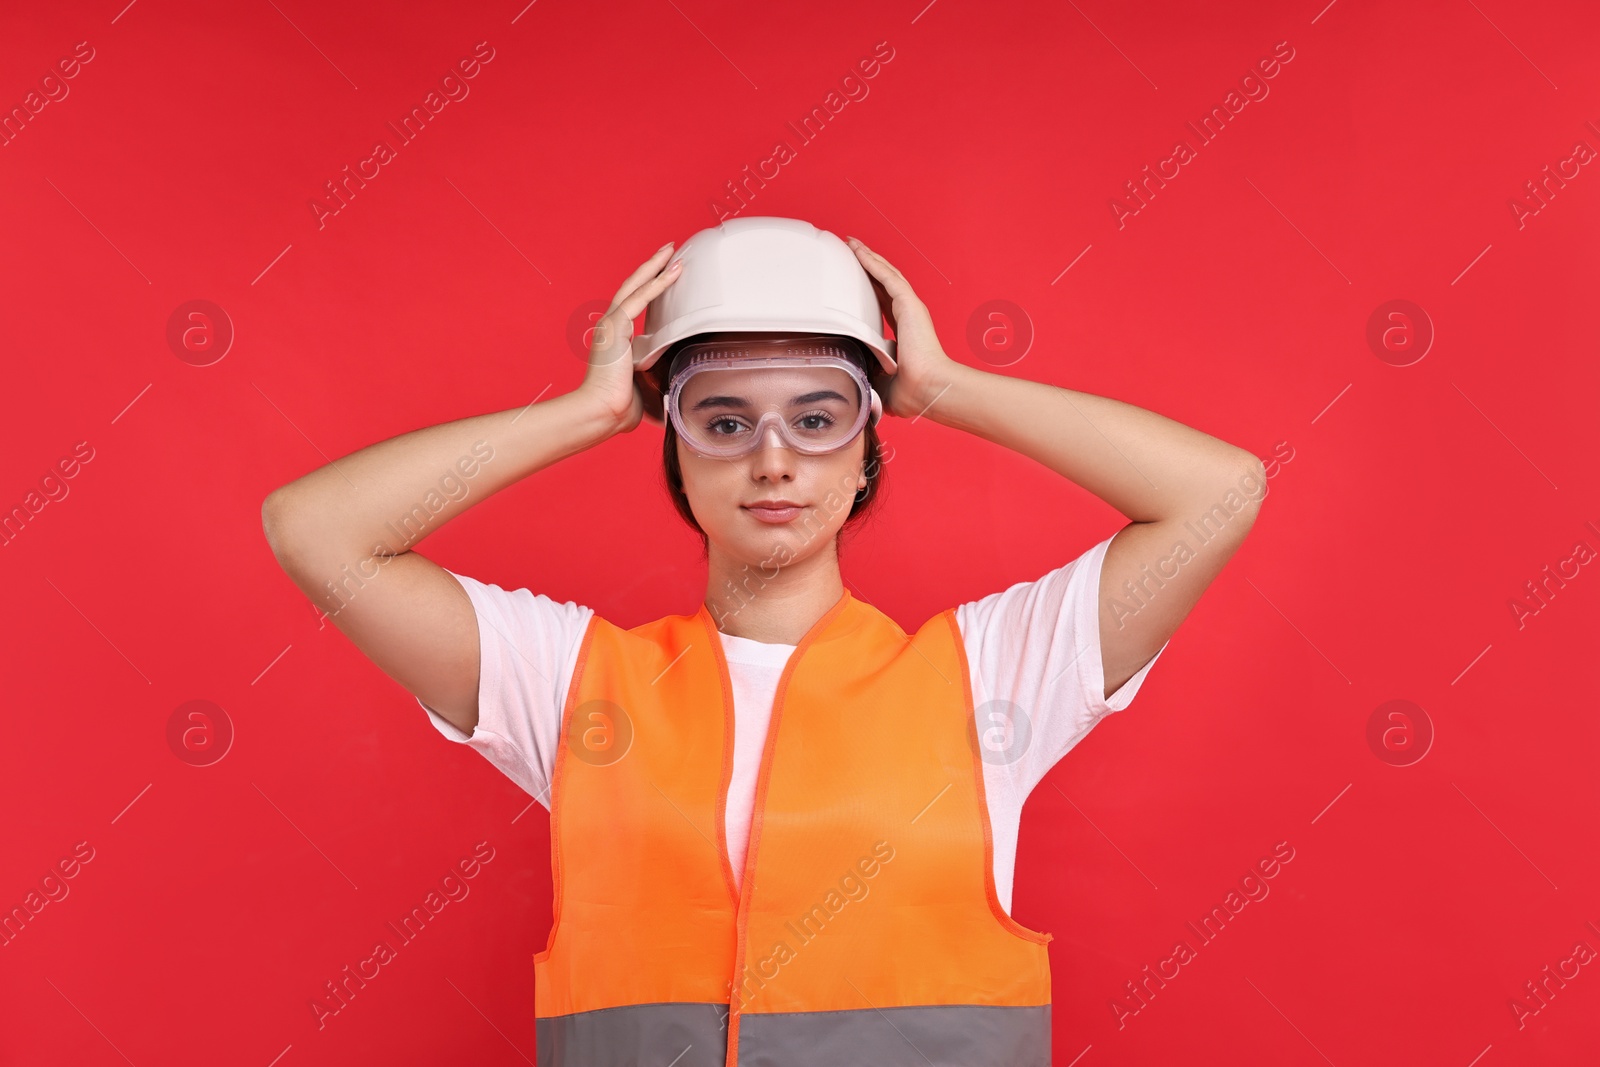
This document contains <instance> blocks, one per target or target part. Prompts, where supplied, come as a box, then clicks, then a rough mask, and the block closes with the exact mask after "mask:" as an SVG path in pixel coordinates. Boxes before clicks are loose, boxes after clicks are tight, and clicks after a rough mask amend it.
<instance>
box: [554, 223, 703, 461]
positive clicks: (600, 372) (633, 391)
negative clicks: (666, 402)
mask: <svg viewBox="0 0 1600 1067" xmlns="http://www.w3.org/2000/svg"><path fill="white" fill-rule="evenodd" d="M672 249H673V242H671V241H668V242H667V243H666V244H664V245H662V246H661V247H660V248H659V249H658V250H657V251H656V254H655V255H653V256H651V257H650V258H649V259H647V260H645V262H644V263H643V264H642V265H641V266H640V267H639V269H638V270H636V271H634V272H633V273H632V274H630V275H629V276H628V280H627V281H625V282H623V283H622V287H621V288H620V289H618V290H617V295H616V296H614V297H612V299H611V307H610V309H609V310H607V311H606V313H605V315H603V316H602V317H601V318H600V321H599V322H597V323H595V324H594V339H593V341H592V342H591V343H590V345H589V368H588V370H586V371H585V372H584V375H583V384H582V385H580V386H578V389H577V390H576V391H577V392H579V393H583V394H585V395H588V396H589V397H591V398H592V399H593V400H594V402H595V403H597V404H598V405H600V407H601V409H602V410H603V411H604V412H605V413H606V414H607V415H608V416H609V417H611V418H614V419H615V420H616V427H617V429H616V432H617V433H627V432H629V431H630V430H632V429H634V428H635V427H636V426H638V425H639V420H640V419H641V418H643V416H644V397H643V396H641V395H640V393H639V388H638V385H637V384H636V383H635V380H634V371H636V370H640V371H642V370H646V369H648V368H646V367H641V366H635V365H634V362H633V320H634V319H636V318H638V317H639V315H640V314H641V313H642V312H643V311H644V309H645V308H646V307H648V306H649V304H650V301H652V300H654V299H655V298H656V297H657V296H658V295H660V294H661V293H662V292H664V291H666V288H667V287H668V286H669V285H671V284H672V283H673V282H675V281H677V280H678V278H679V276H680V275H681V274H682V273H683V271H682V260H679V261H677V262H675V263H673V264H672V266H671V267H670V268H669V269H665V270H663V269H662V268H663V267H664V266H665V264H666V261H667V260H668V259H669V258H671V256H672Z"/></svg>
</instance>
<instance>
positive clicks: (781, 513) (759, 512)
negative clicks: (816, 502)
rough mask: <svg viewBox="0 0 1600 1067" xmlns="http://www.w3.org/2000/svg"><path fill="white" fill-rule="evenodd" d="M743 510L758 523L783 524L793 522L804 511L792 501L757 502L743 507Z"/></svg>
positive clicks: (801, 506)
mask: <svg viewBox="0 0 1600 1067" xmlns="http://www.w3.org/2000/svg"><path fill="white" fill-rule="evenodd" d="M744 510H746V511H748V512H749V513H750V514H751V515H753V516H755V517H756V519H757V521H759V522H766V523H784V522H791V521H793V520H794V519H795V518H796V517H797V516H798V515H799V514H800V512H801V511H803V510H804V506H803V505H801V504H796V503H795V502H794V501H792V500H759V501H757V502H756V503H754V504H746V505H744Z"/></svg>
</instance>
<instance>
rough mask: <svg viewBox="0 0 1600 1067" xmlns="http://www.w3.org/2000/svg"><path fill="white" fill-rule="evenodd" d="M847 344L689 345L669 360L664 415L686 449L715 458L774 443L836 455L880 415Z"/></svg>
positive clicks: (812, 340) (825, 340)
mask: <svg viewBox="0 0 1600 1067" xmlns="http://www.w3.org/2000/svg"><path fill="white" fill-rule="evenodd" d="M844 345H845V342H842V341H840V340H838V339H836V338H829V337H802V338H772V339H764V340H751V341H728V340H722V341H706V342H701V343H698V344H692V345H689V346H688V347H686V348H684V349H683V350H681V351H680V352H679V353H678V354H677V356H676V357H675V358H674V359H673V361H672V368H671V370H670V372H669V376H670V379H671V385H670V387H669V388H668V390H667V396H666V401H665V404H664V405H663V406H664V407H665V408H666V411H667V417H668V418H670V419H671V420H672V426H673V429H674V430H676V431H677V434H678V437H679V439H681V440H682V441H683V442H684V444H686V445H688V446H689V448H690V449H691V450H692V451H694V452H695V453H697V454H699V455H702V456H707V457H710V458H713V459H736V458H738V457H739V456H744V455H748V454H750V453H751V452H754V451H756V450H758V449H760V448H764V447H767V446H768V445H769V444H776V445H780V446H783V447H787V448H790V449H793V450H794V451H796V452H799V453H802V454H804V455H808V456H817V455H825V454H827V453H829V452H837V451H838V450H839V449H841V448H843V447H845V446H846V445H848V444H849V443H850V442H851V441H854V440H855V439H856V436H857V435H858V434H860V433H861V431H862V429H863V428H864V427H865V426H866V425H867V420H868V419H869V418H870V419H871V420H872V422H873V423H874V424H876V423H877V421H878V419H879V418H881V417H882V415H883V401H882V400H881V399H880V398H879V396H878V393H877V390H875V389H873V388H872V385H871V383H870V382H869V381H868V379H867V373H866V371H865V370H863V369H862V367H861V366H860V364H858V363H857V362H856V361H854V360H852V359H851V358H850V355H849V350H847V349H846V348H845V347H844Z"/></svg>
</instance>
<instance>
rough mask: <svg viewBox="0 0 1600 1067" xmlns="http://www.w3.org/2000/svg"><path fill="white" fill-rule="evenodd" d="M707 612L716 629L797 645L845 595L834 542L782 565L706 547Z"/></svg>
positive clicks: (758, 639)
mask: <svg viewBox="0 0 1600 1067" xmlns="http://www.w3.org/2000/svg"><path fill="white" fill-rule="evenodd" d="M707 562H708V573H707V579H706V598H705V606H706V610H707V611H709V612H710V613H711V619H712V621H713V622H715V623H716V626H717V629H719V630H721V631H722V632H723V633H725V634H729V635H731V636H733V637H744V638H748V639H749V640H751V641H763V642H766V643H767V644H779V645H798V644H799V643H800V639H801V638H802V637H804V636H805V635H806V632H807V631H808V630H810V629H811V627H813V626H815V625H816V624H817V620H818V619H820V618H822V616H824V615H826V614H827V613H828V609H829V608H832V607H833V606H834V605H835V604H837V603H838V602H839V598H840V597H842V596H843V595H844V580H843V578H842V577H841V576H840V574H839V555H838V541H837V540H830V541H829V542H828V544H827V546H826V547H825V548H824V549H823V550H822V551H820V552H817V553H815V554H814V555H812V556H810V557H808V558H806V559H802V560H791V561H790V562H789V563H787V564H781V565H780V564H778V563H776V562H773V561H767V562H766V563H765V564H764V565H763V564H760V563H747V562H745V561H743V560H740V559H735V558H733V557H731V556H729V555H728V554H726V553H724V552H723V551H721V550H720V549H719V548H718V547H717V545H716V544H715V542H713V543H712V544H711V545H709V546H708V549H707Z"/></svg>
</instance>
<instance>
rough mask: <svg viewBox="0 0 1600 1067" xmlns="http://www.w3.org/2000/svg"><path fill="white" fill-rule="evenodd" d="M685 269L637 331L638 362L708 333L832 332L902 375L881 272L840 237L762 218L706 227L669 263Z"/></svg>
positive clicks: (652, 305) (635, 360) (795, 223)
mask: <svg viewBox="0 0 1600 1067" xmlns="http://www.w3.org/2000/svg"><path fill="white" fill-rule="evenodd" d="M680 259H681V260H683V276H682V277H681V278H679V279H678V280H677V281H676V282H674V283H673V284H672V285H670V286H668V287H667V289H666V291H665V292H663V293H662V294H661V295H660V296H658V297H656V298H655V299H654V300H652V301H651V302H650V305H649V307H648V308H646V309H645V315H644V330H643V331H641V332H640V333H639V334H638V335H636V336H635V337H634V338H633V351H632V358H633V363H634V366H635V368H638V367H641V366H643V365H645V364H648V363H651V362H653V361H654V360H655V359H656V358H657V357H658V356H660V355H661V353H663V352H665V351H666V350H667V349H668V348H669V347H671V346H672V345H674V344H676V343H677V342H679V341H682V340H684V339H686V338H689V337H693V336H694V335H696V334H701V333H723V332H729V331H738V332H765V333H772V334H787V335H816V334H831V335H836V336H842V337H852V338H854V339H855V340H857V341H859V342H861V343H862V344H863V345H865V346H866V347H867V348H868V349H870V350H871V351H872V353H873V354H874V355H876V356H877V357H878V362H879V363H880V364H881V365H882V366H883V369H884V371H885V372H886V373H890V374H892V373H894V369H895V343H894V341H892V340H889V339H888V338H886V337H884V335H883V313H882V311H881V309H880V308H879V306H878V298H877V295H876V294H875V293H874V291H873V288H872V279H871V276H870V275H868V274H867V271H866V268H864V267H863V266H862V265H861V262H860V261H859V260H857V259H856V254H855V253H854V252H852V251H851V250H850V246H849V245H847V244H845V243H844V242H843V241H842V240H840V239H839V238H838V237H837V236H836V235H834V234H832V233H829V232H828V231H827V230H819V229H817V228H816V227H815V226H813V225H811V223H809V222H805V221H804V220H801V219H785V218H776V217H774V216H769V215H757V216H751V217H747V218H737V219H729V220H728V221H727V222H724V223H723V224H722V225H720V226H713V227H710V228H708V229H704V230H701V231H700V232H699V233H696V234H695V235H694V236H692V237H690V238H689V239H688V240H687V241H685V242H684V243H683V246H682V247H681V248H679V249H678V250H677V251H676V252H675V253H674V254H673V256H672V259H671V260H670V261H669V264H670V263H671V262H676V261H678V260H680Z"/></svg>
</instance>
